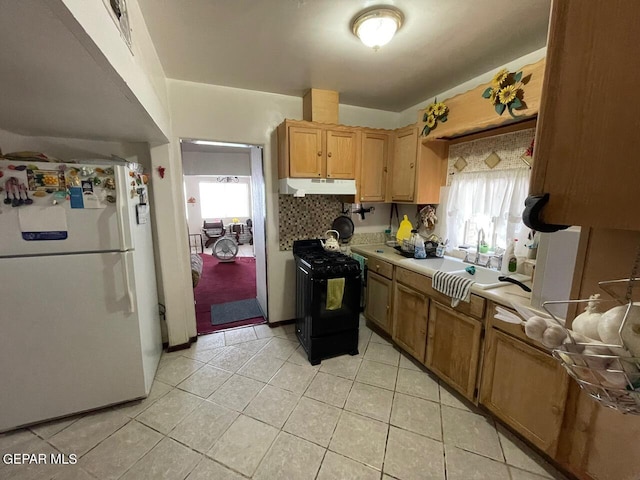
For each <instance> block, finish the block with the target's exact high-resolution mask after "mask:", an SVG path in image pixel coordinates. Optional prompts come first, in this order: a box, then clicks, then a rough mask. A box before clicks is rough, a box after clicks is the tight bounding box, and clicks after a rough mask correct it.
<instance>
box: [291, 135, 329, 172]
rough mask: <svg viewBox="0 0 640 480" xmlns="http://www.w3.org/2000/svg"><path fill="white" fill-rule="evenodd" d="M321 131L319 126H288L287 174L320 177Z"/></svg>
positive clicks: (322, 161) (321, 169) (321, 162)
mask: <svg viewBox="0 0 640 480" xmlns="http://www.w3.org/2000/svg"><path fill="white" fill-rule="evenodd" d="M322 140H323V132H322V130H321V129H319V128H307V127H289V159H290V164H289V176H291V177H294V178H310V177H322V176H323V173H324V172H323V167H324V152H323V147H322V145H323V142H322Z"/></svg>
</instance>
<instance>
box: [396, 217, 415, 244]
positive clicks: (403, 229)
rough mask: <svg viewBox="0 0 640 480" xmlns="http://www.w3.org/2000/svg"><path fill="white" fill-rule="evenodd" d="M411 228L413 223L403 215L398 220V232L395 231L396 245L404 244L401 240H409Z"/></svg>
mask: <svg viewBox="0 0 640 480" xmlns="http://www.w3.org/2000/svg"><path fill="white" fill-rule="evenodd" d="M411 230H413V225H412V224H411V222H410V221H409V218H408V217H407V216H406V215H405V216H404V218H403V219H402V221H401V222H400V227H399V228H398V233H396V240H397V241H398V245H404V243H403V241H404V240H409V239H410V238H411Z"/></svg>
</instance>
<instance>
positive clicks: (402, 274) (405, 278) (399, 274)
mask: <svg viewBox="0 0 640 480" xmlns="http://www.w3.org/2000/svg"><path fill="white" fill-rule="evenodd" d="M396 281H398V282H400V283H402V284H404V285H406V286H407V287H411V288H413V289H414V290H417V291H418V292H420V293H424V294H427V293H429V292H428V289H427V285H431V279H430V278H429V277H427V276H426V275H420V274H419V273H416V272H412V271H411V270H407V269H406V268H400V267H398V268H397V269H396Z"/></svg>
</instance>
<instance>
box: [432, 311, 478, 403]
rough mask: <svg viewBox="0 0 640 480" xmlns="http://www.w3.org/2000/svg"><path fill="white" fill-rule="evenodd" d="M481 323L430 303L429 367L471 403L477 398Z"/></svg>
mask: <svg viewBox="0 0 640 480" xmlns="http://www.w3.org/2000/svg"><path fill="white" fill-rule="evenodd" d="M481 333H482V323H481V322H480V321H479V320H475V319H473V318H471V317H468V316H466V315H463V314H461V313H458V312H456V311H454V310H452V309H451V308H449V307H446V306H444V305H441V304H440V303H438V302H434V301H431V307H430V309H429V335H428V340H427V360H426V362H425V363H426V365H427V368H429V369H430V370H431V371H433V372H434V373H436V374H437V375H438V376H439V377H441V378H443V379H444V380H445V381H446V382H447V384H449V385H451V386H452V387H453V388H455V389H456V390H457V391H458V392H460V393H461V394H462V395H464V396H465V397H467V398H468V399H469V400H471V401H474V400H475V395H476V379H477V373H478V362H479V359H480V337H481Z"/></svg>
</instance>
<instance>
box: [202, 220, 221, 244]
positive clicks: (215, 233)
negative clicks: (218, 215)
mask: <svg viewBox="0 0 640 480" xmlns="http://www.w3.org/2000/svg"><path fill="white" fill-rule="evenodd" d="M202 233H203V234H204V236H205V237H206V239H207V241H206V242H205V244H204V247H205V248H209V247H210V246H211V245H213V244H214V243H215V242H216V240H218V239H219V238H222V237H224V235H225V233H226V229H225V228H224V225H223V223H222V220H218V219H215V220H212V221H211V222H207V221H206V220H205V221H204V223H203V225H202Z"/></svg>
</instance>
